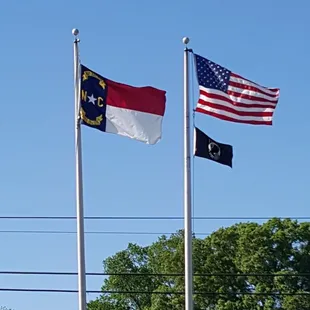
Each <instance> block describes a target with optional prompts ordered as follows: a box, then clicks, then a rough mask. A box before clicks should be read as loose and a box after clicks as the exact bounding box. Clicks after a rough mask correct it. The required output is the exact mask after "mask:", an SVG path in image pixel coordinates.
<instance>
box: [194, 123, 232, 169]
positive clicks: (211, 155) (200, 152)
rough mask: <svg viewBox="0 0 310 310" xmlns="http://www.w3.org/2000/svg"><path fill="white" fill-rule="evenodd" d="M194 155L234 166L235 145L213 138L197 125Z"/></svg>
mask: <svg viewBox="0 0 310 310" xmlns="http://www.w3.org/2000/svg"><path fill="white" fill-rule="evenodd" d="M194 155H195V156H198V157H202V158H206V159H210V160H213V161H216V162H218V163H219V164H222V165H225V166H229V167H231V168H232V158H233V147H232V146H231V145H229V144H224V143H220V142H217V141H215V140H213V139H211V138H210V137H209V136H208V135H206V134H205V133H204V132H202V131H201V130H200V129H198V128H197V127H195V129H194Z"/></svg>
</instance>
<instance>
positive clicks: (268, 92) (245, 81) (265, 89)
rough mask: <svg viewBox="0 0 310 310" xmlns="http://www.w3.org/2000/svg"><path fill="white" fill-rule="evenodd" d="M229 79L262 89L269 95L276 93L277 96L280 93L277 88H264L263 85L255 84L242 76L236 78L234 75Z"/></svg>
mask: <svg viewBox="0 0 310 310" xmlns="http://www.w3.org/2000/svg"><path fill="white" fill-rule="evenodd" d="M230 80H231V81H232V82H236V83H240V84H244V85H249V86H253V87H256V88H258V89H259V90H261V91H263V92H265V93H267V94H269V95H278V96H279V94H280V92H279V90H270V89H269V88H265V87H263V86H260V85H258V84H255V83H253V82H250V81H247V80H245V79H243V78H237V77H234V76H230Z"/></svg>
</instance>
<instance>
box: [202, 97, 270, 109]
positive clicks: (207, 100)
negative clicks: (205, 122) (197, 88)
mask: <svg viewBox="0 0 310 310" xmlns="http://www.w3.org/2000/svg"><path fill="white" fill-rule="evenodd" d="M199 98H200V99H201V100H203V101H206V102H210V103H213V104H220V105H223V106H225V107H228V108H231V109H234V110H235V111H243V112H273V111H274V110H275V109H274V108H265V107H263V106H262V107H261V108H252V107H251V108H246V107H245V108H244V107H238V106H235V105H233V104H231V103H228V102H227V101H224V100H220V99H213V98H209V97H206V96H204V95H200V96H199ZM206 104H207V103H206Z"/></svg>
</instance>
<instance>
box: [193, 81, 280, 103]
mask: <svg viewBox="0 0 310 310" xmlns="http://www.w3.org/2000/svg"><path fill="white" fill-rule="evenodd" d="M199 89H201V90H203V91H204V92H206V93H208V94H215V95H220V96H222V97H226V98H227V99H229V100H232V101H235V102H238V103H244V104H259V105H260V106H262V107H263V106H266V105H267V106H269V105H271V106H274V107H276V105H277V104H276V103H271V102H265V101H264V102H261V101H254V100H249V99H243V98H241V97H236V96H232V95H228V94H226V93H224V92H222V91H220V90H217V89H210V88H205V87H203V86H200V85H199Z"/></svg>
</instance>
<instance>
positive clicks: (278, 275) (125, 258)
mask: <svg viewBox="0 0 310 310" xmlns="http://www.w3.org/2000/svg"><path fill="white" fill-rule="evenodd" d="M193 263H194V273H195V277H194V291H195V293H196V294H195V295H194V304H195V310H202V309H204V310H213V309H216V310H249V309H251V310H260V309H264V310H270V309H279V310H281V309H282V310H306V309H307V310H309V309H310V294H309V295H297V294H308V293H310V276H309V274H310V270H309V269H310V267H309V266H310V223H298V222H297V221H292V220H289V219H285V220H280V219H277V218H274V219H271V220H269V221H268V222H266V223H264V224H261V225H260V224H257V223H252V222H248V223H239V224H236V225H233V226H231V227H228V228H220V229H219V230H217V231H216V232H214V233H212V234H211V235H210V236H208V237H206V238H205V239H199V238H196V237H195V236H194V238H193ZM104 272H105V273H108V274H113V275H110V276H109V277H108V278H107V279H105V280H104V283H103V286H102V291H103V293H102V295H101V296H100V297H99V298H97V299H96V300H94V301H91V302H90V303H89V304H88V309H89V310H162V309H165V310H183V309H184V295H183V294H180V292H181V293H182V292H183V291H184V277H183V276H177V275H174V274H181V275H182V274H184V243H183V232H182V231H179V232H177V233H175V234H173V235H172V236H171V237H169V238H168V237H166V236H162V237H160V238H159V239H158V240H157V241H156V242H154V243H153V244H151V245H150V246H147V247H141V246H139V245H137V244H129V245H128V248H127V249H126V250H123V251H120V252H118V253H116V254H115V255H114V256H112V257H109V258H107V259H106V260H105V261H104ZM120 273H134V274H139V275H138V276H137V275H120ZM149 274H152V275H149ZM171 274H172V275H171ZM202 274H204V276H202ZM229 274H230V275H229ZM284 274H285V275H284ZM300 274H306V275H302V276H301V275H300ZM107 291H109V292H107ZM111 291H112V292H111ZM115 291H116V292H117V293H115ZM130 292H132V293H130ZM143 292H151V293H153V294H147V293H143ZM159 293H165V294H159Z"/></svg>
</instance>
